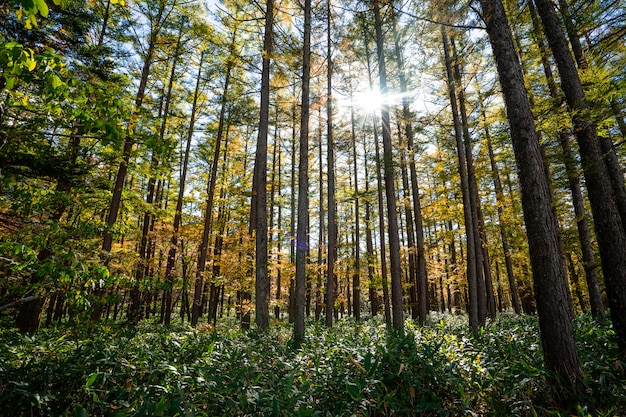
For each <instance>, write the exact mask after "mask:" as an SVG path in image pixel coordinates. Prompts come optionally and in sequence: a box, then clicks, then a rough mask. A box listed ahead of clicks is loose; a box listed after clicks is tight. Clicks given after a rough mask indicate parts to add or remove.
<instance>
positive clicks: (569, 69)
mask: <svg viewBox="0 0 626 417" xmlns="http://www.w3.org/2000/svg"><path fill="white" fill-rule="evenodd" d="M535 5H536V6H537V11H538V12H539V17H540V18H541V21H542V23H543V27H544V33H545V35H546V37H547V39H548V44H549V45H550V49H551V50H552V53H553V55H554V60H555V62H556V64H557V68H558V70H559V74H560V78H561V89H562V90H563V93H564V94H565V99H566V101H567V105H568V107H569V109H570V110H571V112H572V113H571V114H572V121H573V124H574V133H575V135H576V140H577V141H578V147H579V149H580V156H581V162H582V166H583V172H584V174H585V182H586V183H587V192H588V194H589V202H590V203H591V211H592V213H593V218H594V223H595V230H596V238H597V240H598V246H599V248H600V257H601V259H602V270H603V272H604V282H605V285H606V293H607V296H608V299H609V308H610V309H611V321H612V322H613V326H614V329H615V334H616V336H617V343H618V346H619V349H620V351H621V352H622V353H626V232H625V229H624V224H623V219H622V217H620V211H619V208H618V203H617V201H616V198H619V195H617V194H618V193H617V192H616V191H617V190H616V189H615V188H614V186H612V183H611V176H610V175H609V172H608V171H609V169H607V166H606V164H605V162H604V159H603V155H604V154H605V153H606V152H604V149H602V148H601V144H602V140H600V141H598V135H597V131H596V127H595V125H594V124H593V123H592V122H591V116H590V114H589V110H590V108H589V105H588V103H587V101H586V98H585V93H584V91H583V88H582V84H581V81H580V77H579V75H578V71H577V69H576V64H575V63H574V60H573V58H572V55H571V53H570V50H569V46H568V43H567V39H566V38H565V34H564V33H563V29H562V27H561V23H560V20H559V18H558V16H557V14H556V12H555V10H554V7H553V5H552V3H551V2H549V1H547V0H535ZM599 142H600V143H599ZM622 182H623V179H622ZM625 220H626V219H625Z"/></svg>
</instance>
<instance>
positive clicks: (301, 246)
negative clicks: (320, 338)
mask: <svg viewBox="0 0 626 417" xmlns="http://www.w3.org/2000/svg"><path fill="white" fill-rule="evenodd" d="M310 80H311V0H305V1H304V45H303V50H302V106H301V113H300V165H299V169H298V232H297V236H296V300H295V317H294V344H295V345H296V346H297V347H299V346H300V344H301V343H302V341H303V339H304V312H305V311H304V310H305V308H304V307H305V293H306V255H307V251H308V248H307V232H308V229H307V228H308V225H309V113H310V106H309V101H310V96H309V90H310V87H309V86H310Z"/></svg>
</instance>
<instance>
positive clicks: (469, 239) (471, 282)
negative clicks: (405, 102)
mask: <svg viewBox="0 0 626 417" xmlns="http://www.w3.org/2000/svg"><path fill="white" fill-rule="evenodd" d="M441 37H442V40H443V51H444V57H445V61H446V72H447V79H448V94H449V95H450V105H451V107H452V119H453V121H454V137H455V139H456V151H457V158H458V164H459V176H460V178H461V195H462V197H463V215H464V221H465V236H466V245H467V250H466V252H467V257H466V268H467V272H466V273H467V287H468V295H469V309H468V312H469V324H470V328H471V329H472V332H474V333H477V332H478V328H479V327H480V325H481V320H480V313H479V308H478V304H479V297H478V273H479V268H478V265H479V264H478V262H477V259H476V253H477V252H478V250H477V248H476V237H475V236H474V233H475V229H474V227H473V224H474V222H473V219H472V210H471V198H470V188H469V179H468V176H467V162H466V159H465V149H464V147H463V136H462V135H463V133H462V130H461V129H462V128H461V121H460V120H459V110H458V104H457V103H458V102H457V98H456V90H455V88H454V75H453V69H452V58H451V56H450V47H449V42H448V34H447V33H446V29H445V28H444V27H443V26H441Z"/></svg>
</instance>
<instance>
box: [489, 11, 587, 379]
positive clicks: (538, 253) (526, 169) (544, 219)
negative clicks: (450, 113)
mask: <svg viewBox="0 0 626 417" xmlns="http://www.w3.org/2000/svg"><path fill="white" fill-rule="evenodd" d="M480 3H481V7H482V11H483V19H484V20H485V24H486V26H487V33H488V34H489V39H490V43H491V46H492V49H493V54H494V57H495V60H496V65H497V69H498V75H499V77H500V85H501V87H502V92H503V94H504V100H505V104H506V109H507V116H508V119H509V126H510V131H511V140H512V142H513V151H514V153H515V159H516V162H517V170H518V176H519V181H520V186H521V191H522V208H523V210H524V220H525V223H526V235H527V238H528V247H529V252H530V260H531V266H532V270H533V278H534V287H535V295H536V300H537V308H538V312H539V327H540V331H541V341H542V347H543V356H544V361H545V363H546V367H547V368H548V369H550V370H552V371H555V372H556V373H557V375H559V377H561V378H563V379H564V380H570V381H571V380H578V379H579V378H581V377H582V371H581V368H580V361H579V358H578V351H577V350H576V341H575V338H574V330H573V327H572V319H573V316H572V309H571V305H572V302H571V296H570V292H569V287H568V283H567V280H566V268H565V258H564V255H563V248H562V245H561V241H560V238H559V234H558V225H557V220H556V216H555V213H554V211H553V210H552V201H553V199H552V194H551V191H550V187H549V185H548V179H547V178H546V173H545V169H544V166H543V161H542V157H541V150H540V147H539V141H538V138H537V133H536V129H535V123H534V118H533V114H532V111H531V108H530V102H529V100H528V93H527V91H526V88H525V86H524V77H523V73H522V68H521V65H520V62H519V58H518V56H517V54H516V53H515V47H514V45H513V38H512V35H511V31H510V28H509V23H508V20H507V18H506V14H505V11H504V7H503V5H502V2H501V1H500V0H481V1H480Z"/></svg>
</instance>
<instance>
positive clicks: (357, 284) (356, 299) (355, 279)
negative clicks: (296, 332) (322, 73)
mask: <svg viewBox="0 0 626 417" xmlns="http://www.w3.org/2000/svg"><path fill="white" fill-rule="evenodd" d="M350 127H351V130H350V138H351V142H352V166H353V169H354V188H353V189H354V272H353V274H352V303H353V306H352V311H353V314H354V319H355V320H356V321H359V320H361V224H360V223H361V220H360V218H361V207H360V204H359V203H360V199H359V174H358V171H359V170H358V155H357V151H356V121H355V120H354V109H353V108H352V107H351V108H350Z"/></svg>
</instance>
